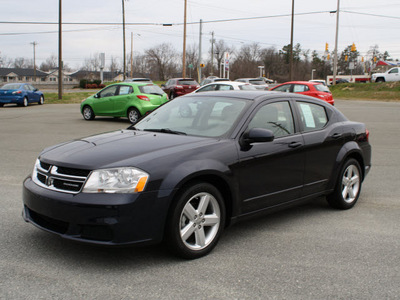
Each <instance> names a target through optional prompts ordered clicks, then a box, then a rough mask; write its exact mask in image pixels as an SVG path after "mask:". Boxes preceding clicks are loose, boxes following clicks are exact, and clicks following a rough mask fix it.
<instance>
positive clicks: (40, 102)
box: [38, 96, 44, 105]
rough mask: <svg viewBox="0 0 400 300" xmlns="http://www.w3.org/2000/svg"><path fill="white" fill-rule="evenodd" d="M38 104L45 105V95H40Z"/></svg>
mask: <svg viewBox="0 0 400 300" xmlns="http://www.w3.org/2000/svg"><path fill="white" fill-rule="evenodd" d="M38 104H39V105H43V104H44V97H43V96H40V99H39V102H38Z"/></svg>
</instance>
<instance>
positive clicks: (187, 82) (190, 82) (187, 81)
mask: <svg viewBox="0 0 400 300" xmlns="http://www.w3.org/2000/svg"><path fill="white" fill-rule="evenodd" d="M178 84H181V85H197V82H196V81H195V80H190V79H180V80H178Z"/></svg>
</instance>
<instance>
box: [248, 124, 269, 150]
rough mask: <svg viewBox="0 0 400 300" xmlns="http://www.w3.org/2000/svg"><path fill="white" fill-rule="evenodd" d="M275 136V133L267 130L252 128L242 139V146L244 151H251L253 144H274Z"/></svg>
mask: <svg viewBox="0 0 400 300" xmlns="http://www.w3.org/2000/svg"><path fill="white" fill-rule="evenodd" d="M274 138H275V136H274V133H273V132H272V131H271V130H269V129H265V128H251V129H249V130H247V131H246V132H245V133H244V134H243V136H242V137H241V139H240V146H242V148H244V149H246V148H247V149H249V147H250V145H251V144H253V143H266V142H272V141H273V140H274Z"/></svg>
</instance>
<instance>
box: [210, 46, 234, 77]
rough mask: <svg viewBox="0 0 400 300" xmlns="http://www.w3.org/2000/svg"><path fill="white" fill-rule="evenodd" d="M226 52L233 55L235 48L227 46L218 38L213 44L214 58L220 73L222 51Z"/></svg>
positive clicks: (222, 57)
mask: <svg viewBox="0 0 400 300" xmlns="http://www.w3.org/2000/svg"><path fill="white" fill-rule="evenodd" d="M225 52H228V53H229V54H231V55H233V54H234V52H235V48H233V47H229V46H228V45H226V44H225V41H224V40H219V41H217V42H216V43H215V44H214V53H215V59H216V60H217V63H218V72H219V73H221V63H222V61H223V59H224V53H225Z"/></svg>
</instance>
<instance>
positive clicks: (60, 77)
mask: <svg viewBox="0 0 400 300" xmlns="http://www.w3.org/2000/svg"><path fill="white" fill-rule="evenodd" d="M61 2H62V0H59V2H58V99H59V100H61V99H62V94H63V90H62V89H63V73H62V72H63V63H62V3H61Z"/></svg>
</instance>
